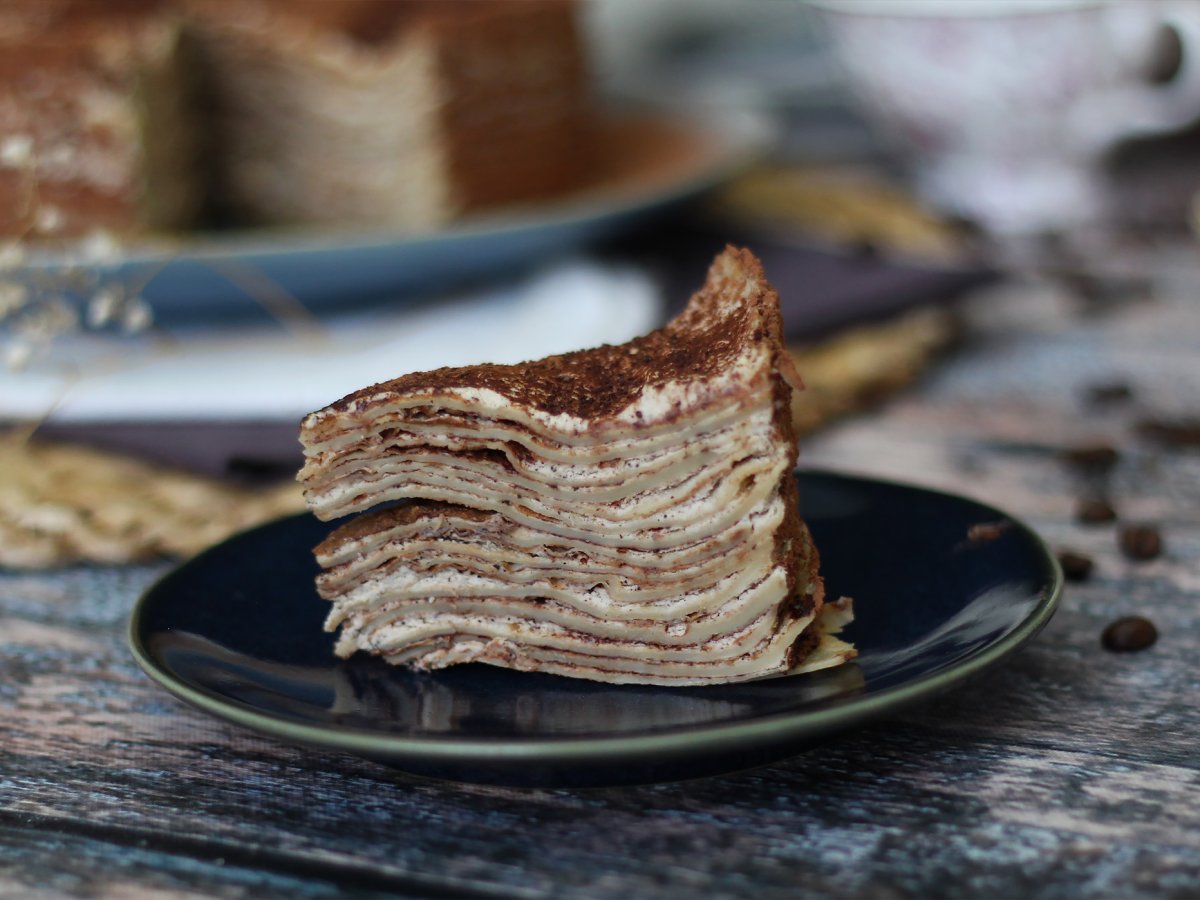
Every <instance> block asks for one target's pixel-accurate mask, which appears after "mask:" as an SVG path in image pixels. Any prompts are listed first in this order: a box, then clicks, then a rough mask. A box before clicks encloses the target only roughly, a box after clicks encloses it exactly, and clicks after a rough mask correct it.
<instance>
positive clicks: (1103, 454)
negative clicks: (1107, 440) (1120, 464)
mask: <svg viewBox="0 0 1200 900" xmlns="http://www.w3.org/2000/svg"><path fill="white" fill-rule="evenodd" d="M1120 458H1121V455H1120V454H1119V453H1118V452H1117V448H1116V447H1113V446H1112V445H1111V444H1089V445H1086V446H1081V447H1071V448H1069V449H1067V450H1064V451H1063V459H1064V460H1066V461H1067V462H1068V463H1070V464H1071V465H1073V466H1076V467H1078V468H1080V469H1088V470H1090V471H1107V470H1108V469H1111V468H1112V467H1113V466H1115V465H1116V464H1117V460H1118V459H1120Z"/></svg>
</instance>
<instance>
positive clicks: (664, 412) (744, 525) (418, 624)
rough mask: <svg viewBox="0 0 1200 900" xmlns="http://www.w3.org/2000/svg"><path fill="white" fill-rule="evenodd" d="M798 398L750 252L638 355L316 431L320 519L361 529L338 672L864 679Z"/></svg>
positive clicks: (412, 403)
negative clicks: (380, 663)
mask: <svg viewBox="0 0 1200 900" xmlns="http://www.w3.org/2000/svg"><path fill="white" fill-rule="evenodd" d="M800 386H801V385H800V381H799V378H798V376H797V375H796V372H795V370H794V368H793V367H792V364H791V362H790V359H789V357H788V355H787V353H786V351H785V349H784V346H783V343H782V334H781V323H780V314H779V300H778V297H777V295H776V294H775V291H774V290H773V289H772V288H771V287H770V285H769V284H768V283H767V281H766V279H765V276H764V274H763V271H762V267H761V265H760V264H759V262H758V260H757V259H755V258H754V256H753V255H752V254H751V253H749V252H748V251H746V250H740V249H735V248H732V247H730V248H726V250H725V251H724V252H723V253H721V254H720V255H719V256H718V257H717V259H716V260H715V262H714V263H713V265H712V267H711V269H710V270H709V273H708V278H707V281H706V282H705V284H704V286H703V287H702V288H701V289H700V291H699V292H697V293H696V294H695V296H694V297H693V298H692V299H691V301H690V303H689V304H688V306H687V308H686V309H684V311H683V312H682V313H680V315H679V316H678V317H676V318H675V319H674V320H672V321H671V322H670V323H669V324H667V325H666V326H664V327H663V328H661V329H659V330H657V331H654V332H652V333H650V334H648V335H646V336H644V337H640V338H636V339H634V340H632V341H630V342H629V343H627V344H623V345H621V346H607V345H606V346H602V347H598V348H595V349H592V350H583V351H578V352H574V353H567V354H563V355H560V356H551V357H547V358H545V359H541V360H537V361H534V362H528V363H522V364H518V365H479V366H467V367H461V368H444V369H436V370H434V371H431V372H419V373H414V374H410V375H405V376H403V377H400V378H397V379H395V380H393V381H390V382H387V383H384V384H379V385H375V386H373V387H368V388H365V389H363V390H360V391H357V392H355V393H353V394H350V395H349V396H347V397H345V398H343V399H341V400H339V401H337V402H336V403H334V404H332V405H331V406H329V407H327V408H325V409H322V410H320V411H318V412H315V413H312V414H310V415H309V416H307V417H306V418H305V419H304V421H303V422H302V424H301V435H300V437H301V443H302V444H303V447H304V452H305V464H304V467H303V468H302V469H301V471H300V473H299V476H298V477H299V480H300V482H301V483H302V485H303V487H304V492H305V497H306V500H307V502H308V504H309V507H310V509H311V510H312V511H313V513H314V514H315V515H316V516H317V517H319V518H321V519H325V520H331V519H336V518H338V517H341V516H350V515H354V514H358V515H357V516H356V517H354V518H352V519H350V520H348V521H347V522H346V523H344V524H342V525H340V526H339V527H337V528H336V529H335V530H334V531H333V532H332V533H331V534H330V535H329V537H328V538H327V539H326V540H325V541H323V542H322V543H321V544H320V545H319V546H318V547H317V548H316V551H315V552H316V556H317V560H318V562H319V563H320V565H321V567H322V570H323V571H322V572H321V574H320V575H319V576H318V578H317V590H318V592H319V593H320V595H321V596H322V597H324V598H325V599H326V600H329V601H330V602H331V604H332V606H331V610H330V613H329V617H328V620H327V622H326V628H327V630H330V631H333V630H337V629H340V634H339V637H338V639H337V641H336V644H335V648H336V652H337V653H338V654H339V655H340V656H343V657H344V656H349V655H350V654H352V653H354V652H356V651H360V650H361V651H366V652H368V653H373V654H376V655H378V656H381V657H383V658H384V659H385V660H387V661H388V662H392V663H397V664H402V665H406V666H410V667H412V668H415V669H423V670H427V669H439V668H442V667H445V666H450V665H453V664H456V663H466V662H483V663H490V664H493V665H497V666H505V667H509V668H513V669H520V670H527V671H536V672H551V673H555V674H559V675H567V676H573V677H579V678H590V679H595V680H597V681H606V682H618V683H619V682H630V683H643V684H663V685H703V684H713V683H721V682H733V681H745V680H750V679H757V678H764V677H767V676H774V675H781V674H785V673H791V672H804V671H811V670H815V669H820V668H825V667H829V666H834V665H837V664H839V663H841V662H843V661H845V660H847V659H850V658H851V657H852V656H853V655H854V651H853V648H852V647H850V646H849V645H848V644H846V643H844V642H842V641H841V640H839V639H838V638H836V637H835V636H834V635H835V633H836V632H837V631H838V630H840V628H841V627H842V626H843V625H844V624H845V623H846V622H847V621H849V620H850V618H851V611H850V606H849V603H848V602H846V601H837V602H833V603H827V602H825V599H824V586H823V584H822V580H821V577H820V575H819V574H818V571H817V568H818V556H817V551H816V549H815V548H814V547H813V544H812V541H811V539H810V537H809V533H808V530H807V528H806V527H805V525H804V523H803V522H802V521H801V519H800V516H799V513H798V509H797V490H796V481H795V478H794V477H793V474H792V470H793V467H794V465H795V461H796V439H795V434H794V432H793V429H792V422H791V395H792V391H793V389H794V388H799V387H800ZM395 501H403V502H401V503H395ZM381 504H391V505H385V506H383V507H382V508H377V507H380V505H381Z"/></svg>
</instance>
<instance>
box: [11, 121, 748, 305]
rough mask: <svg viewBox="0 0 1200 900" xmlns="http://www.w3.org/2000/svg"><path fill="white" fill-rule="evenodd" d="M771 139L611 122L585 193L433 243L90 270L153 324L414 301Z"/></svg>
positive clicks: (228, 255)
mask: <svg viewBox="0 0 1200 900" xmlns="http://www.w3.org/2000/svg"><path fill="white" fill-rule="evenodd" d="M770 131H771V129H770V126H769V125H768V123H767V122H766V121H765V120H764V119H763V118H762V117H758V116H754V115H750V114H744V115H736V116H735V115H732V114H722V116H721V117H720V119H719V120H715V119H713V120H705V121H692V120H685V119H672V118H667V117H664V116H662V115H661V114H657V113H636V114H634V113H629V114H611V115H609V116H608V117H607V118H606V119H604V120H603V121H602V122H600V123H598V128H597V136H596V140H595V147H596V157H597V161H596V164H595V166H594V168H593V172H592V176H591V182H590V183H589V184H588V185H586V186H585V187H582V188H580V190H578V191H576V192H575V193H572V194H570V195H566V196H563V197H561V198H559V199H556V200H553V201H546V202H543V203H538V204H536V205H528V206H513V207H507V208H504V209H498V210H496V211H493V212H488V213H486V214H479V215H476V216H473V217H471V218H468V219H464V220H463V221H461V222H458V223H456V224H455V225H453V226H451V227H449V228H447V229H445V230H441V231H438V232H435V233H428V234H402V233H389V232H386V231H379V230H375V231H362V230H361V229H360V230H357V231H356V230H354V229H352V228H346V229H339V230H336V231H330V230H327V229H326V230H314V229H283V228H279V229H269V230H268V229H259V230H246V231H231V232H226V233H212V234H196V235H190V236H185V237H182V238H180V239H179V240H176V241H172V242H169V243H167V242H160V243H158V244H156V245H146V246H141V247H131V248H129V249H128V250H127V251H126V252H125V254H124V256H123V257H122V258H121V259H119V260H117V261H115V262H114V263H112V264H110V265H106V266H96V267H94V268H95V271H96V274H97V276H98V277H100V278H102V279H119V280H121V281H123V282H125V283H128V284H131V285H143V284H144V288H142V294H143V296H144V297H145V298H146V299H147V300H148V301H149V302H150V303H151V305H152V306H153V307H154V309H155V313H156V315H157V316H158V317H159V318H160V319H162V318H164V317H166V318H168V319H169V318H171V317H172V316H177V315H180V314H186V315H193V316H194V315H197V314H201V315H213V314H229V313H231V312H234V313H235V312H239V311H240V312H242V313H254V312H257V311H261V308H263V307H266V308H269V309H278V308H280V307H281V306H283V305H284V304H286V303H287V302H288V301H289V299H295V300H298V301H299V302H301V303H302V304H304V305H305V306H306V307H308V308H309V309H310V310H318V311H319V310H321V309H327V308H336V307H338V306H342V305H345V304H347V303H353V302H357V301H378V300H388V301H397V300H405V299H409V298H415V297H419V296H421V295H426V294H428V293H429V292H431V291H434V290H439V289H443V288H446V287H449V286H452V285H454V284H457V283H462V282H465V281H469V280H471V279H473V278H479V277H483V276H485V275H486V276H490V275H496V274H500V273H503V272H505V271H514V270H516V269H518V268H520V267H522V266H527V265H528V264H530V263H531V262H534V261H536V260H539V259H544V258H546V257H549V256H552V255H553V254H555V253H561V252H563V251H565V250H569V249H571V248H574V247H578V246H581V245H583V244H586V243H588V242H591V241H594V240H597V239H599V238H603V237H608V236H611V235H614V234H618V233H620V232H621V231H623V230H625V229H627V228H629V227H630V226H631V225H634V224H637V223H638V222H641V221H643V220H645V219H647V218H648V217H650V216H652V215H655V214H660V213H663V212H667V211H669V210H670V209H672V208H673V207H674V206H675V205H676V204H678V203H680V202H682V201H685V200H688V199H691V198H694V197H695V196H697V195H699V194H700V193H702V192H704V191H706V190H708V189H710V188H713V187H715V186H717V185H718V184H721V183H722V182H724V181H726V180H727V179H728V178H730V177H731V176H732V175H734V174H736V173H737V172H738V171H740V170H741V169H742V168H744V167H745V166H746V165H748V164H749V163H750V162H752V161H753V160H754V159H755V158H756V157H757V156H758V155H759V154H760V153H761V152H762V150H763V148H764V147H766V146H767V145H768V143H769V140H770ZM74 255H75V256H76V257H77V256H78V254H77V253H75V254H74ZM71 260H72V252H71V251H70V250H69V249H68V250H67V251H64V252H60V253H55V254H50V255H43V256H41V257H39V258H36V259H32V260H30V262H29V264H28V270H29V271H30V272H31V273H32V272H36V271H38V270H42V269H46V268H55V267H61V266H62V265H63V264H64V263H67V262H69V261H71ZM76 261H77V260H76ZM281 294H282V295H283V296H282V297H281Z"/></svg>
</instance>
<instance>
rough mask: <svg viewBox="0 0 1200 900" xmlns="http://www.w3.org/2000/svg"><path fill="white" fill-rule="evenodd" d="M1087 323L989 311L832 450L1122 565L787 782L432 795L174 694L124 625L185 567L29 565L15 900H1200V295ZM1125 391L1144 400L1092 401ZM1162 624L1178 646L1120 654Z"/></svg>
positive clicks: (9, 600) (19, 646) (12, 584)
mask: <svg viewBox="0 0 1200 900" xmlns="http://www.w3.org/2000/svg"><path fill="white" fill-rule="evenodd" d="M1172 259H1173V260H1174V258H1172ZM1184 264H1185V263H1184V262H1180V261H1178V260H1174V261H1172V262H1171V265H1172V266H1176V267H1179V266H1183V265H1184ZM1172 271H1176V269H1172ZM1197 274H1200V272H1198V273H1197ZM1186 283H1187V284H1192V283H1195V281H1194V280H1193V281H1191V282H1186ZM1168 287H1169V285H1168ZM1087 312H1088V311H1087V310H1084V309H1082V308H1081V307H1080V304H1079V302H1078V301H1077V300H1076V299H1074V298H1072V297H1070V296H1068V295H1065V294H1061V293H1056V292H1055V291H1053V290H1050V289H1048V288H1045V287H1037V286H1022V287H1019V288H1013V287H1009V288H1007V289H1006V290H1005V291H1004V292H1001V293H993V294H992V295H990V296H988V297H985V298H980V300H979V304H978V305H977V307H976V308H975V311H974V312H973V313H972V325H971V337H970V340H969V343H968V345H967V347H966V348H964V350H963V352H962V353H961V354H960V355H959V356H958V357H957V358H955V359H954V360H952V361H951V362H950V363H949V364H947V365H946V366H945V367H943V368H942V369H941V370H939V372H938V373H937V374H936V375H935V376H934V377H932V378H930V379H927V380H926V381H925V382H924V383H923V384H922V385H921V386H920V387H919V388H917V389H915V390H914V391H911V392H910V393H908V394H907V395H905V396H904V397H903V398H901V399H900V400H899V401H897V402H895V403H894V404H892V405H891V406H890V407H889V408H888V409H887V410H886V411H884V412H882V413H880V414H877V415H872V416H870V417H862V418H860V419H857V420H854V421H851V422H848V423H846V424H844V425H842V426H839V427H838V428H836V429H834V430H831V431H829V432H827V433H825V434H823V435H821V436H820V437H818V438H816V439H813V440H812V441H810V442H809V444H808V447H807V450H806V455H805V460H806V462H807V463H810V464H813V465H828V466H835V467H838V468H842V469H850V470H854V471H859V472H867V473H871V474H876V475H883V476H887V477H894V478H900V479H904V480H910V481H917V482H921V483H926V484H930V485H933V486H938V487H944V488H948V489H951V490H956V491H960V492H964V493H968V494H970V495H972V496H975V497H978V498H980V499H983V500H985V501H988V502H991V503H995V504H998V505H1000V506H1002V507H1003V508H1005V509H1007V510H1010V511H1011V512H1013V513H1014V514H1016V515H1018V516H1020V517H1022V518H1025V519H1027V520H1028V521H1030V523H1031V524H1033V525H1034V526H1035V527H1036V528H1038V529H1039V530H1040V531H1041V532H1042V533H1043V534H1044V535H1045V536H1046V537H1047V539H1048V540H1049V541H1050V542H1051V543H1052V544H1054V545H1058V546H1070V547H1073V548H1075V549H1078V550H1080V551H1083V552H1086V553H1088V554H1090V555H1092V556H1094V558H1095V559H1096V562H1097V566H1096V570H1095V572H1094V574H1093V576H1092V578H1091V579H1090V580H1089V581H1088V582H1086V583H1084V584H1078V585H1074V584H1073V585H1069V586H1068V589H1067V592H1066V595H1065V597H1064V600H1063V605H1062V609H1061V611H1060V613H1059V614H1058V615H1057V617H1056V618H1055V619H1054V621H1053V622H1052V623H1051V624H1050V626H1049V627H1048V628H1047V629H1046V630H1045V631H1044V632H1043V634H1042V635H1041V636H1040V637H1039V638H1038V639H1037V640H1036V641H1035V642H1034V643H1033V644H1031V645H1030V646H1029V647H1028V648H1026V649H1025V650H1024V651H1022V652H1021V653H1020V654H1019V655H1018V656H1016V657H1015V658H1014V659H1013V660H1012V661H1011V663H1010V664H1008V665H1006V666H1004V667H1003V668H1001V669H998V670H995V671H993V672H991V673H989V674H987V675H985V676H983V677H981V678H979V679H978V680H976V681H974V682H973V683H971V684H970V685H968V686H966V687H964V688H962V689H961V690H959V691H957V692H955V693H954V694H951V695H949V696H947V697H945V698H943V699H941V700H939V701H936V702H933V703H929V704H926V705H923V706H921V707H918V708H916V709H913V710H912V711H910V712H909V713H907V714H905V715H903V716H901V717H898V718H896V719H893V720H890V721H886V722H881V723H878V724H876V725H874V726H872V727H869V728H864V729H861V730H859V731H856V732H853V733H850V734H847V735H844V736H842V737H840V738H837V739H834V740H831V741H830V742H828V743H827V744H825V745H823V746H821V747H819V748H817V749H815V750H812V751H810V752H808V753H806V754H804V755H802V756H799V757H796V758H794V759H791V760H788V761H786V762H784V763H781V764H778V765H774V766H771V767H768V768H764V769H759V770H754V771H749V772H744V773H740V774H735V775H731V776H728V777H723V778H715V779H708V780H704V781H697V782H691V783H684V784H669V785H658V786H649V787H639V788H628V789H606V790H595V791H546V790H527V791H522V790H512V789H500V788H487V787H469V786H459V785H451V784H442V783H435V782H429V781H422V780H419V779H416V778H412V777H409V776H405V775H403V774H400V773H397V772H394V771H392V770H390V769H387V768H384V767H381V766H377V765H374V764H371V763H367V762H363V761H360V760H357V759H354V758H351V757H348V756H343V755H339V754H333V753H325V752H318V751H313V750H308V749H304V748H299V747H293V746H289V745H285V744H282V743H279V742H276V741H273V740H269V739H266V738H262V737H259V736H257V735H255V734H253V733H250V732H247V731H244V730H241V729H238V728H235V727H233V726H230V725H226V724H224V723H222V722H219V721H217V720H214V719H212V718H209V717H207V716H205V715H203V714H201V713H199V712H196V711H194V710H192V709H190V708H188V707H186V706H184V705H183V704H181V703H179V702H177V701H176V700H174V699H173V698H172V697H170V696H169V695H167V694H166V693H164V692H163V691H161V690H160V689H158V688H157V687H155V686H154V685H153V684H152V683H151V682H150V681H149V680H148V679H147V678H145V677H144V676H143V675H142V674H141V673H140V672H139V671H138V670H137V669H136V667H135V665H134V664H133V662H132V660H131V659H130V657H129V655H128V653H127V651H126V649H125V644H124V628H125V622H126V618H127V615H128V612H129V609H130V607H131V605H132V603H133V601H134V599H135V598H136V596H137V595H138V594H139V593H140V591H142V590H143V589H144V588H145V587H146V586H147V585H148V584H149V583H150V582H151V581H152V580H153V579H154V578H155V577H157V576H158V575H159V574H161V571H162V569H161V567H155V566H140V567H125V568H78V569H72V570H68V571H64V572H59V573H55V574H42V575H32V574H18V573H9V574H3V575H0V735H2V743H0V894H4V895H11V896H22V897H24V896H61V895H79V896H96V895H100V896H121V897H127V896H134V897H136V896H151V895H153V896H195V895H205V896H221V897H272V896H278V897H314V898H315V897H325V896H340V895H344V894H345V893H348V892H349V893H358V894H364V895H378V894H383V893H391V894H396V895H401V896H455V897H460V896H464V897H493V896H505V897H514V896H515V897H600V898H606V897H612V898H627V897H631V896H636V897H680V896H693V895H704V896H714V897H755V898H759V897H768V898H770V897H797V896H812V897H858V896H872V897H882V898H893V897H895V898H902V897H951V896H952V897H962V896H978V897H995V896H1024V897H1046V898H1054V897H1112V896H1161V897H1180V898H1183V897H1194V896H1196V895H1197V894H1198V893H1200V709H1198V704H1197V699H1198V698H1200V666H1197V664H1196V661H1197V659H1200V517H1198V513H1197V510H1198V509H1200V451H1198V450H1195V449H1188V448H1185V447H1176V448H1162V447H1159V446H1157V445H1154V444H1152V443H1151V442H1149V441H1147V440H1145V439H1144V438H1142V437H1138V436H1137V434H1136V431H1135V428H1134V424H1135V422H1136V421H1137V420H1138V419H1139V418H1141V417H1144V416H1145V415H1146V414H1147V411H1148V410H1151V411H1153V412H1155V413H1184V412H1190V413H1192V414H1195V413H1196V412H1198V411H1200V364H1197V358H1198V355H1197V351H1198V350H1200V303H1197V302H1196V301H1195V299H1194V297H1193V296H1191V295H1190V294H1188V293H1187V292H1185V291H1178V292H1176V293H1171V292H1170V291H1169V290H1167V289H1166V288H1163V289H1162V293H1160V295H1159V296H1157V297H1155V298H1149V297H1145V298H1134V299H1133V300H1131V301H1130V302H1129V303H1128V304H1126V305H1123V306H1119V307H1117V308H1115V309H1109V310H1107V311H1106V312H1105V313H1104V314H1103V315H1101V316H1096V315H1088V314H1086V313H1087ZM1113 376H1119V377H1121V378H1124V379H1127V380H1128V381H1129V382H1130V384H1131V385H1133V387H1134V389H1135V392H1136V398H1135V401H1134V402H1133V403H1131V404H1129V405H1125V406H1121V405H1118V406H1117V407H1115V408H1112V409H1108V408H1106V409H1104V410H1096V409H1092V408H1090V407H1087V406H1086V405H1085V404H1084V403H1083V401H1082V400H1081V392H1082V390H1083V388H1084V386H1085V385H1086V384H1087V383H1088V382H1090V381H1092V380H1096V379H1100V378H1111V377H1113ZM1097 439H1102V440H1107V441H1111V442H1112V443H1113V444H1114V445H1115V446H1117V447H1119V449H1120V451H1121V460H1120V462H1119V463H1118V465H1117V466H1116V468H1115V470H1114V471H1113V472H1112V473H1111V475H1110V476H1109V478H1108V481H1107V483H1106V484H1105V485H1099V486H1098V485H1096V484H1094V483H1092V482H1091V481H1089V479H1088V478H1087V477H1085V476H1083V475H1081V474H1080V473H1079V472H1077V471H1075V470H1073V469H1072V468H1071V467H1070V466H1068V465H1066V464H1065V463H1064V462H1063V460H1062V459H1061V454H1060V453H1059V452H1058V451H1059V449H1060V448H1061V447H1063V446H1068V445H1073V444H1075V443H1079V442H1083V441H1094V440H1097ZM1097 487H1104V488H1105V489H1106V490H1107V491H1108V492H1109V494H1110V496H1111V498H1112V501H1113V503H1114V505H1115V506H1116V507H1117V509H1118V511H1119V512H1120V513H1121V515H1122V517H1123V518H1125V519H1130V518H1134V519H1138V520H1150V521H1153V522H1156V523H1157V524H1159V525H1160V526H1161V527H1162V529H1163V532H1164V535H1165V539H1166V547H1167V552H1166V554H1165V556H1164V557H1162V558H1160V559H1158V560H1155V561H1153V562H1148V563H1134V562H1130V561H1128V560H1126V559H1124V558H1123V557H1122V556H1121V555H1120V553H1119V552H1118V550H1117V545H1116V539H1115V526H1114V525H1112V524H1108V525H1101V526H1095V525H1092V526H1087V525H1082V524H1078V523H1076V522H1075V521H1074V520H1073V510H1074V503H1075V500H1076V498H1077V496H1078V495H1079V494H1080V492H1082V491H1085V490H1092V489H1095V488H1097ZM1131 613H1137V614H1141V615H1146V616H1148V617H1149V618H1150V619H1152V620H1153V621H1154V622H1155V624H1156V625H1157V626H1158V628H1159V631H1160V638H1159V640H1158V642H1157V643H1156V644H1155V645H1154V646H1153V647H1152V648H1151V649H1149V650H1147V651H1144V652H1141V653H1133V654H1120V655H1118V654H1112V653H1108V652H1106V651H1104V650H1103V649H1102V648H1101V646H1100V642H1099V638H1100V632H1101V630H1102V629H1103V627H1104V625H1105V624H1106V623H1107V622H1108V621H1110V620H1111V619H1113V618H1116V617H1117V616H1120V615H1125V614H1131Z"/></svg>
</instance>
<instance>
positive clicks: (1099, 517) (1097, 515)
mask: <svg viewBox="0 0 1200 900" xmlns="http://www.w3.org/2000/svg"><path fill="white" fill-rule="evenodd" d="M1116 517H1117V511H1116V510H1115V509H1113V508H1112V504H1111V503H1109V502H1108V501H1107V500H1102V499H1100V498H1099V497H1084V498H1083V499H1082V500H1080V501H1079V505H1078V506H1076V507H1075V520H1076V521H1078V522H1086V523H1087V524H1089V525H1092V524H1095V523H1097V522H1111V521H1112V520H1113V519H1115V518H1116Z"/></svg>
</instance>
